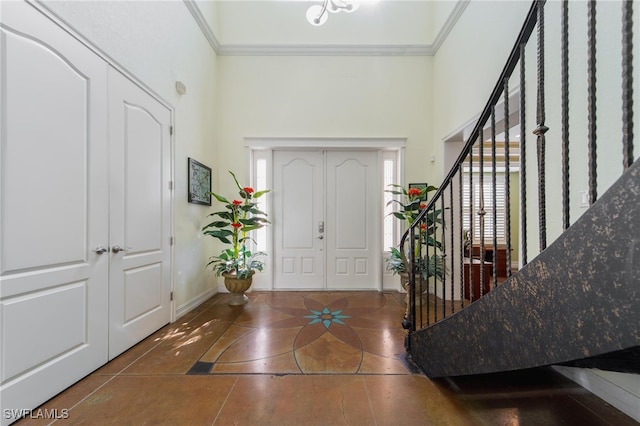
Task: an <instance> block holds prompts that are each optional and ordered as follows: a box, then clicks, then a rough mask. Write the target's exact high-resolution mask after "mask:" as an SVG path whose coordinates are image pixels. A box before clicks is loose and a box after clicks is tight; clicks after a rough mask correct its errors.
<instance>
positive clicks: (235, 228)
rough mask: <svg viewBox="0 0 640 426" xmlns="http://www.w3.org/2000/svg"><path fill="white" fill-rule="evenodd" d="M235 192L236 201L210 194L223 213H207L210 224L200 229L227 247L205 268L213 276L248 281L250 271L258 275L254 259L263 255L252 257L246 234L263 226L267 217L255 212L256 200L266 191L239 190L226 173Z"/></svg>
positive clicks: (259, 266) (258, 263)
mask: <svg viewBox="0 0 640 426" xmlns="http://www.w3.org/2000/svg"><path fill="white" fill-rule="evenodd" d="M229 173H230V174H231V176H233V180H234V181H235V183H236V186H237V187H238V190H239V195H240V199H233V200H231V201H229V200H228V199H227V198H225V197H223V196H221V195H218V194H216V193H213V192H211V193H210V194H211V195H213V196H214V197H215V199H216V200H218V201H219V202H221V203H222V204H224V207H225V209H224V210H221V211H217V212H214V213H211V214H210V215H209V217H213V218H214V220H213V221H212V222H211V223H209V224H207V225H206V226H204V227H203V228H202V231H203V233H204V234H205V235H209V236H211V237H213V238H216V239H218V240H220V241H221V242H223V243H225V244H229V245H230V247H228V248H225V249H224V250H223V251H222V252H221V253H220V255H218V256H212V257H211V258H210V261H209V263H207V266H211V267H212V268H213V270H214V271H215V273H216V275H221V274H223V273H227V274H234V275H236V276H237V277H238V278H248V277H249V276H250V275H251V274H252V273H253V272H254V271H256V270H257V271H262V269H263V267H264V262H262V261H261V260H259V259H258V257H259V256H264V255H265V254H266V253H264V252H257V253H252V252H251V251H250V250H249V249H248V247H247V242H249V241H250V240H251V239H250V237H249V236H248V233H249V232H251V231H254V230H256V229H260V228H262V227H263V226H266V225H267V224H268V223H269V221H268V220H267V214H266V213H265V212H263V211H261V210H260V209H259V208H258V202H257V201H256V200H257V199H258V198H260V197H261V196H263V195H264V194H266V193H267V192H269V190H263V191H257V192H256V191H255V190H254V189H253V188H251V187H249V186H241V185H240V183H239V182H238V179H237V178H236V175H235V174H234V173H233V172H231V171H229Z"/></svg>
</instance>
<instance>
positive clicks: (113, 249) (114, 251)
mask: <svg viewBox="0 0 640 426" xmlns="http://www.w3.org/2000/svg"><path fill="white" fill-rule="evenodd" d="M111 251H112V252H113V253H118V252H121V251H126V249H125V248H124V247H120V246H119V245H117V244H116V245H115V246H113V247H111Z"/></svg>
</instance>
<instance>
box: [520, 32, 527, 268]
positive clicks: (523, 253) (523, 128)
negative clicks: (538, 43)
mask: <svg viewBox="0 0 640 426" xmlns="http://www.w3.org/2000/svg"><path fill="white" fill-rule="evenodd" d="M525 47H526V44H524V43H523V44H521V45H520V49H519V50H520V240H522V246H521V248H520V258H521V262H522V265H523V266H524V265H526V264H527V120H526V118H527V114H526V112H527V110H526V105H527V92H526V87H527V86H526V83H527V79H526V72H525V71H526V67H525V65H526V64H525Z"/></svg>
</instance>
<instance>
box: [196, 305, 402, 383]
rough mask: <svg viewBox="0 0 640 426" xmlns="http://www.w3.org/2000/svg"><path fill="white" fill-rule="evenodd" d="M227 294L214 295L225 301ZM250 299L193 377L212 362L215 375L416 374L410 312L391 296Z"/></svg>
mask: <svg viewBox="0 0 640 426" xmlns="http://www.w3.org/2000/svg"><path fill="white" fill-rule="evenodd" d="M224 296H225V295H217V296H215V297H216V298H220V302H219V303H224ZM248 296H249V298H250V302H249V303H248V304H246V305H244V306H243V307H242V308H241V310H240V312H239V314H238V316H237V318H235V320H233V322H232V323H231V324H229V327H228V328H227V330H226V331H225V332H224V333H222V334H221V335H219V336H216V338H215V339H213V340H212V342H211V345H210V346H209V349H208V350H206V351H205V353H204V354H203V355H202V356H201V357H200V359H199V360H198V362H197V363H196V366H194V368H192V370H191V374H194V372H196V371H197V372H198V373H200V374H202V373H201V372H202V371H203V370H205V371H206V369H205V368H202V367H203V366H204V365H209V364H210V365H211V368H210V370H209V371H208V373H210V374H216V373H247V374H358V373H361V374H365V373H366V374H410V371H408V370H407V368H406V364H405V363H404V362H403V361H402V359H401V358H402V356H404V353H405V351H404V336H405V332H404V330H403V329H402V327H401V324H400V321H398V318H402V315H403V313H404V307H403V306H402V304H401V303H399V301H398V299H397V298H395V297H393V296H392V295H386V294H383V293H360V292H357V293H351V292H324V293H318V292H315V293H303V292H273V293H271V292H265V293H262V292H253V293H249V294H248ZM216 304H217V303H216ZM376 342H378V343H376ZM398 354H402V355H401V356H399V355H398ZM373 360H378V362H372V361H373ZM375 366H379V367H375ZM205 374H206V373H205Z"/></svg>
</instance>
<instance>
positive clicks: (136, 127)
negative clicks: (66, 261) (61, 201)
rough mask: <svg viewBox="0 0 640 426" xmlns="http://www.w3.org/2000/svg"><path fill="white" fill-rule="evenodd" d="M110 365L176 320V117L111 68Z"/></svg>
mask: <svg viewBox="0 0 640 426" xmlns="http://www.w3.org/2000/svg"><path fill="white" fill-rule="evenodd" d="M109 120H110V132H109V135H110V136H109V138H110V160H111V162H110V169H111V186H110V191H111V195H110V215H109V217H110V238H109V241H110V245H111V253H110V254H109V255H110V257H111V263H110V288H109V324H110V327H109V358H113V357H115V356H117V355H118V354H120V353H121V352H123V351H124V350H126V349H128V348H129V347H131V346H133V345H134V344H136V343H138V342H139V341H140V340H142V339H143V338H145V337H146V336H148V335H149V334H151V333H153V332H154V331H156V330H157V329H159V328H160V327H162V326H163V325H165V324H167V323H168V322H169V321H170V319H171V301H170V297H171V270H170V264H171V247H170V236H171V194H170V183H171V140H170V138H171V136H170V120H171V112H170V111H169V110H168V109H167V108H166V107H165V106H164V105H162V104H161V103H160V102H158V101H157V100H156V99H154V98H153V97H151V96H150V95H149V94H148V93H146V92H145V91H144V90H142V89H141V88H140V87H139V86H138V85H136V84H134V83H133V82H132V81H131V80H129V79H128V78H126V77H125V76H123V75H122V74H120V73H119V72H117V71H115V70H113V69H111V70H110V73H109Z"/></svg>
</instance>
